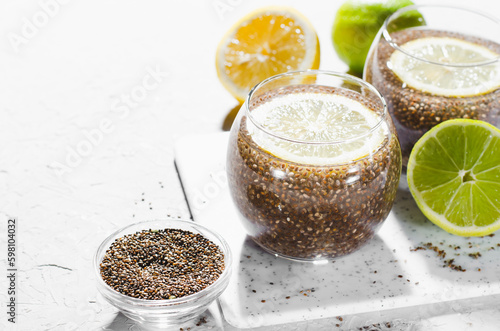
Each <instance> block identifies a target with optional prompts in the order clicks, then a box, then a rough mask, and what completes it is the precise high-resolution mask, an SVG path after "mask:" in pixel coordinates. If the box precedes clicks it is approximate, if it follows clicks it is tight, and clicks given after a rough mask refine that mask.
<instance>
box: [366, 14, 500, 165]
mask: <svg viewBox="0 0 500 331" xmlns="http://www.w3.org/2000/svg"><path fill="white" fill-rule="evenodd" d="M364 78H365V80H366V81H368V82H369V83H371V84H373V85H374V86H375V88H377V89H378V90H379V91H380V92H381V93H382V94H383V96H384V98H385V100H386V101H387V107H388V110H389V113H390V114H391V116H392V119H393V121H394V125H395V126H396V129H397V132H398V136H399V141H400V143H401V150H402V156H403V169H406V164H407V162H408V157H409V155H410V152H411V150H412V148H413V146H414V145H415V143H416V142H417V141H418V139H419V138H420V137H421V136H422V135H423V134H424V133H425V132H427V131H428V130H429V129H430V128H432V127H433V126H435V125H437V124H439V123H441V122H443V121H446V120H448V119H453V118H468V119H479V120H483V121H487V122H489V123H491V124H493V125H495V126H497V127H499V126H500V21H498V20H497V19H495V18H492V17H489V16H487V15H484V14H481V13H477V12H474V11H471V10H469V9H464V8H458V7H450V6H435V5H420V6H409V7H405V8H402V9H400V10H399V11H397V12H396V13H394V14H393V15H391V16H390V17H388V18H387V20H386V21H385V23H384V25H383V26H382V28H381V29H380V31H379V33H378V35H377V37H376V38H375V40H374V42H373V44H372V47H371V49H370V52H369V53H368V58H367V61H366V64H365V70H364Z"/></svg>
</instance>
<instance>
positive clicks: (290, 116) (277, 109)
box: [248, 93, 388, 165]
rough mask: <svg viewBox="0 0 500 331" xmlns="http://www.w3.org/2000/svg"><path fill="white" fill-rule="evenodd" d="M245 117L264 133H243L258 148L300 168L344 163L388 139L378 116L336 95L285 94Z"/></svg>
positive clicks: (356, 103) (359, 103)
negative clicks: (301, 165)
mask: <svg viewBox="0 0 500 331" xmlns="http://www.w3.org/2000/svg"><path fill="white" fill-rule="evenodd" d="M251 117H252V119H253V121H254V122H255V123H260V126H261V129H263V130H264V131H262V130H259V129H256V128H255V127H254V126H252V125H249V128H248V130H249V133H250V134H251V135H252V138H253V140H254V141H255V142H256V143H257V144H258V145H259V146H261V147H262V148H263V149H265V150H266V151H268V152H269V153H271V154H274V155H275V156H277V157H280V158H283V159H285V160H288V161H292V162H297V163H301V164H312V165H327V164H343V163H349V162H351V161H354V160H357V159H360V158H362V157H365V156H367V155H369V154H370V153H372V152H374V151H376V150H377V149H378V148H379V147H380V146H381V144H382V142H383V141H384V138H385V137H386V136H387V135H388V128H387V125H385V124H383V123H382V118H381V115H379V114H377V113H376V112H374V111H373V110H371V109H369V108H368V107H366V106H365V105H364V104H363V103H361V102H359V101H357V100H354V99H353V98H349V97H347V96H344V95H340V94H329V93H292V94H286V95H283V96H281V97H278V98H274V99H272V100H271V101H269V102H266V103H264V104H262V105H260V106H258V107H257V108H255V109H254V110H252V111H251ZM266 131H267V133H266Z"/></svg>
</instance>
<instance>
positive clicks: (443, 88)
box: [388, 37, 500, 97]
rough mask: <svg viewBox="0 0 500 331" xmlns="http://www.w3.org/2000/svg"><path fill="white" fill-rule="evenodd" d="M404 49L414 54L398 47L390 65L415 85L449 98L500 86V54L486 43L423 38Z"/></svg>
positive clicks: (395, 71)
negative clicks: (486, 45) (485, 45)
mask: <svg viewBox="0 0 500 331" xmlns="http://www.w3.org/2000/svg"><path fill="white" fill-rule="evenodd" d="M401 48H402V49H403V50H404V51H405V52H407V53H408V54H411V56H409V55H407V54H404V53H403V52H401V51H399V50H396V51H394V53H393V54H392V55H391V58H390V61H389V63H388V66H389V67H390V68H391V69H392V70H393V71H394V73H395V74H396V75H397V76H398V77H399V79H401V80H402V81H403V82H404V83H406V84H407V85H409V86H410V87H412V88H415V89H417V90H421V91H423V92H427V93H431V94H434V95H440V96H448V97H466V96H474V95H481V94H486V93H489V92H491V91H493V90H495V89H497V88H500V59H499V57H500V54H497V53H495V52H493V51H491V50H490V49H488V48H486V47H484V46H481V45H479V44H476V43H473V42H469V41H465V40H462V39H458V38H453V37H424V38H419V39H415V40H411V41H408V42H406V43H404V44H403V45H401ZM490 62H491V63H490Z"/></svg>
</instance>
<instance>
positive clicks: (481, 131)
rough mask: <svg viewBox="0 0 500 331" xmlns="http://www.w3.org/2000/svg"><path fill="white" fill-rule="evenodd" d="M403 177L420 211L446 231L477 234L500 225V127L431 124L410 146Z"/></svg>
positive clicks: (454, 122)
mask: <svg viewBox="0 0 500 331" xmlns="http://www.w3.org/2000/svg"><path fill="white" fill-rule="evenodd" d="M407 177H408V186H409V187H410V190H411V192H412V195H413V197H414V198H415V200H416V202H417V204H418V206H419V207H420V209H421V210H422V212H423V213H424V214H425V215H426V216H427V218H429V220H431V221H432V222H434V223H435V224H436V225H438V226H440V227H441V228H443V229H445V230H446V231H448V232H450V233H453V234H457V235H462V236H481V235H487V234H490V233H492V232H494V231H496V230H497V229H499V228H500V130H499V129H497V128H495V127H494V126H492V125H491V124H488V123H486V122H483V121H478V120H465V119H455V120H449V121H446V122H443V123H441V124H439V125H437V126H435V127H434V128H432V129H431V130H430V131H429V132H427V133H426V134H425V135H424V136H423V137H422V138H421V139H420V140H419V141H418V142H417V144H416V145H415V147H414V149H413V150H412V152H411V154H410V159H409V161H408V173H407Z"/></svg>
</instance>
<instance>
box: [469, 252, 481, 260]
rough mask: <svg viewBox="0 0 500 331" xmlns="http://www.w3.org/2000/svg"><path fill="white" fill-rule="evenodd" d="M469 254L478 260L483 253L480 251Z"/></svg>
mask: <svg viewBox="0 0 500 331" xmlns="http://www.w3.org/2000/svg"><path fill="white" fill-rule="evenodd" d="M469 256H470V257H472V258H473V259H476V260H477V259H478V258H480V257H481V253H479V252H475V253H470V254H469Z"/></svg>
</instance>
